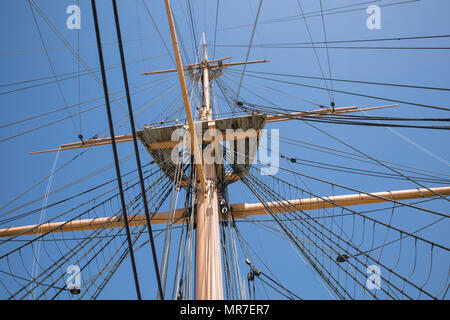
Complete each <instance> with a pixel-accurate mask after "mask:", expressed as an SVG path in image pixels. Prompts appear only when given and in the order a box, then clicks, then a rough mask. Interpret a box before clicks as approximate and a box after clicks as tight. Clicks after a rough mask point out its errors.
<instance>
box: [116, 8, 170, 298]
mask: <svg viewBox="0 0 450 320" xmlns="http://www.w3.org/2000/svg"><path fill="white" fill-rule="evenodd" d="M112 4H113V9H114V19H115V23H116V32H117V41H118V43H119V50H120V61H121V63H122V72H123V81H124V84H125V92H126V96H127V102H128V113H129V115H130V127H131V133H132V135H133V145H134V152H135V155H136V163H137V167H138V173H139V179H140V184H141V192H142V201H143V203H144V209H145V219H146V222H147V228H148V234H149V238H150V244H151V248H152V256H153V263H154V267H155V272H156V280H157V283H158V290H159V293H160V294H159V296H160V297H161V300H164V296H163V292H162V286H161V277H160V274H159V268H158V257H157V256H156V249H155V242H154V240H153V233H152V225H151V223H150V215H149V211H148V203H147V195H146V193H145V185H144V176H143V174H142V165H141V157H140V155H139V147H138V144H137V137H136V127H135V124H134V115H133V108H132V106H131V96H130V88H129V86H128V76H127V68H126V65H125V54H124V52H123V44H122V35H121V31H120V22H119V14H118V12H117V3H116V0H112Z"/></svg>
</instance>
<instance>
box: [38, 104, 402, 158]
mask: <svg viewBox="0 0 450 320" xmlns="http://www.w3.org/2000/svg"><path fill="white" fill-rule="evenodd" d="M393 107H398V104H396V105H389V106H379V107H370V108H359V107H342V108H336V109H335V110H334V112H333V110H332V109H318V110H312V111H302V112H294V113H290V114H279V115H269V116H267V118H266V123H272V122H281V121H289V120H294V119H301V118H302V117H304V116H308V115H309V116H326V115H328V114H345V113H353V112H363V111H370V110H378V109H385V108H393ZM198 138H201V137H197V139H198ZM233 139H234V137H233ZM226 140H227V137H226V135H223V136H222V141H226ZM129 141H133V136H132V135H131V134H125V135H122V136H117V137H116V143H120V142H129ZM110 143H111V138H110V137H107V138H100V139H90V140H85V141H80V142H72V143H66V144H62V145H60V146H59V149H50V150H42V151H34V152H30V154H41V153H48V152H56V151H58V150H60V151H63V150H73V149H80V148H90V147H97V146H104V145H107V144H110ZM177 144H178V141H162V142H158V143H150V144H149V145H148V148H151V149H164V148H173V147H174V146H175V145H177Z"/></svg>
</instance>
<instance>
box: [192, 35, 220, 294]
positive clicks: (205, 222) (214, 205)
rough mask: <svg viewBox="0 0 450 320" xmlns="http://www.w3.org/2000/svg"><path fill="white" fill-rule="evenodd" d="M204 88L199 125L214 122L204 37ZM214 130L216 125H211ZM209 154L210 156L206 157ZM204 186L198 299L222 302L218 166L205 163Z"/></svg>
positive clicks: (199, 198) (199, 210)
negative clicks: (202, 122) (201, 122)
mask: <svg viewBox="0 0 450 320" xmlns="http://www.w3.org/2000/svg"><path fill="white" fill-rule="evenodd" d="M201 65H202V86H203V106H202V107H201V108H200V114H199V118H200V121H211V120H212V108H211V97H210V80H209V76H210V73H209V71H210V69H209V63H208V55H207V51H206V40H205V33H203V60H202V62H201ZM210 124H211V126H213V124H214V122H213V121H211V122H210ZM213 152H214V148H208V149H205V151H204V156H211V157H212V158H213V157H214V154H213ZM206 153H209V154H206ZM203 167H204V170H205V174H204V176H205V183H206V187H205V189H203V190H200V189H197V191H196V193H195V200H196V225H197V233H196V235H197V248H196V298H197V299H198V300H222V299H223V283H222V262H221V252H220V250H221V249H220V236H219V234H220V233H219V203H218V196H217V168H216V164H215V163H214V162H213V163H207V161H204V166H203Z"/></svg>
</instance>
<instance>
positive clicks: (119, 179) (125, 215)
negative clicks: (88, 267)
mask: <svg viewBox="0 0 450 320" xmlns="http://www.w3.org/2000/svg"><path fill="white" fill-rule="evenodd" d="M91 6H92V15H93V17H94V26H95V34H96V38H97V49H98V56H99V61H100V66H101V72H102V79H103V91H104V94H105V103H106V112H107V114H108V122H109V131H110V134H111V142H112V148H113V153H114V162H115V167H116V174H117V183H118V185H119V191H120V200H121V203H122V213H123V217H124V224H125V229H126V232H127V241H128V246H129V250H130V258H131V264H132V268H133V276H134V283H135V286H136V294H137V298H138V299H139V300H141V292H140V288H139V279H138V274H137V270H136V262H135V260H134V252H133V244H132V242H131V235H130V226H129V224H128V216H127V211H126V205H125V195H124V193H123V186H122V178H121V174H120V167H119V158H118V156H117V147H116V139H115V134H114V124H113V121H112V114H111V106H110V103H109V96H108V85H107V82H106V73H105V65H104V62H103V51H102V43H101V39H100V30H99V26H98V18H97V9H96V6H95V0H91Z"/></svg>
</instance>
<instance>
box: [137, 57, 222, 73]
mask: <svg viewBox="0 0 450 320" xmlns="http://www.w3.org/2000/svg"><path fill="white" fill-rule="evenodd" d="M228 59H231V57H225V58H220V59H216V60H211V61H209V63H214V62H219V61H224V60H228ZM192 67H200V63H194V64H186V65H184V66H183V69H186V70H189V69H190V68H192ZM177 71H178V70H177V69H168V70H160V71H151V72H144V73H141V74H140V75H142V76H147V75H151V74H161V73H169V72H177Z"/></svg>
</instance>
